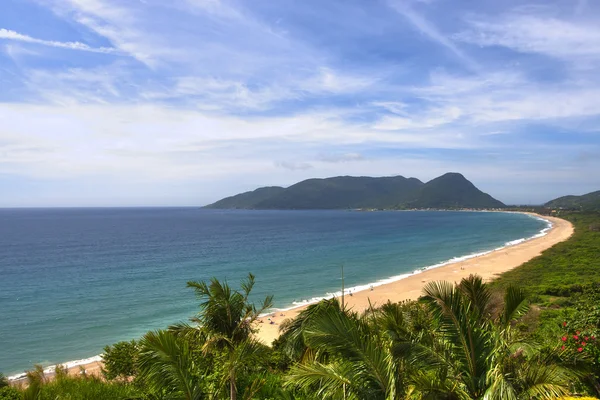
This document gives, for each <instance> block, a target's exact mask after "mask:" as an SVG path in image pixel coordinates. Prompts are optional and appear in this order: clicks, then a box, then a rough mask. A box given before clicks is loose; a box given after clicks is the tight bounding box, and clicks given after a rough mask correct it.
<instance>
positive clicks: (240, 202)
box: [206, 186, 285, 209]
mask: <svg viewBox="0 0 600 400" xmlns="http://www.w3.org/2000/svg"><path fill="white" fill-rule="evenodd" d="M284 191H285V188H282V187H281V186H266V187H261V188H258V189H256V190H253V191H250V192H244V193H240V194H236V195H235V196H231V197H226V198H224V199H222V200H219V201H217V202H216V203H214V204H211V205H209V206H206V207H207V208H223V209H231V208H248V209H252V208H257V205H258V204H259V203H260V202H262V201H265V200H267V199H269V198H271V197H274V196H276V195H278V194H280V193H282V192H284Z"/></svg>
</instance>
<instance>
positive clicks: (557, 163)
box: [0, 0, 600, 207]
mask: <svg viewBox="0 0 600 400" xmlns="http://www.w3.org/2000/svg"><path fill="white" fill-rule="evenodd" d="M0 88H1V90H0V192H1V193H2V196H1V197H0V206H5V207H13V206H117V205H119V206H121V205H122V206H134V205H202V204H206V203H209V202H212V201H214V200H217V199H219V198H221V197H224V196H226V195H231V194H234V193H237V192H240V191H245V190H250V189H254V188H256V187H258V186H263V185H283V186H287V185H290V184H293V183H295V182H297V181H299V180H302V179H305V178H310V177H328V176H336V175H369V176H381V175H404V176H407V177H409V176H414V177H417V178H419V179H421V180H423V181H427V180H429V179H432V178H434V177H436V176H438V175H440V174H442V173H445V172H448V171H456V172H461V173H463V174H464V175H465V176H466V177H467V178H468V179H470V180H471V181H473V182H474V183H475V184H476V185H477V186H478V187H480V188H481V189H483V190H484V191H487V192H488V193H490V194H492V195H493V196H494V197H496V198H498V199H500V200H502V201H504V202H507V203H541V202H544V201H547V200H549V199H552V198H554V197H557V196H561V195H565V194H582V193H586V192H590V191H593V190H598V189H600V174H598V171H600V2H595V1H592V0H588V1H586V0H568V1H548V0H543V1H537V2H535V1H533V2H524V1H523V0H519V1H512V0H503V1H497V0H494V1H488V0H478V1H472V0H462V1H455V0H453V1H450V0H368V1H367V0H362V1H354V0H339V1H337V0H327V1H323V0H319V1H313V0H304V1H291V0H276V1H273V0H252V1H248V0H247V1H227V0H171V1H163V0H2V6H1V12H0Z"/></svg>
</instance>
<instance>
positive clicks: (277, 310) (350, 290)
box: [261, 210, 555, 317]
mask: <svg viewBox="0 0 600 400" xmlns="http://www.w3.org/2000/svg"><path fill="white" fill-rule="evenodd" d="M399 211H400V212H411V210H399ZM428 211H430V210H428ZM436 211H437V210H436ZM440 211H443V210H440ZM452 211H454V210H452ZM459 211H460V212H502V213H507V214H524V215H528V216H529V217H531V218H533V219H537V220H540V221H543V222H545V223H546V227H545V228H543V229H541V230H540V231H539V232H538V233H536V234H535V235H532V236H529V237H523V238H519V239H515V240H511V241H509V242H506V243H504V245H503V246H500V247H496V248H493V249H489V250H483V251H478V252H475V253H469V254H465V255H460V256H456V257H453V258H450V259H447V260H444V261H441V262H438V263H437V264H432V265H426V266H424V267H419V268H417V269H415V270H413V271H410V272H405V273H402V274H400V275H393V276H390V277H388V278H383V279H380V280H378V281H374V282H369V283H366V284H359V285H355V286H351V287H346V288H345V289H344V293H345V294H346V295H348V294H349V293H352V294H354V293H357V292H361V291H365V290H368V289H370V288H376V287H378V286H383V285H388V284H392V283H395V282H398V281H401V280H403V279H406V278H408V277H410V276H413V275H415V274H421V273H423V272H426V271H429V270H432V269H435V268H440V267H444V266H447V265H451V264H455V263H459V262H462V261H466V260H470V259H472V258H478V257H481V256H484V255H487V254H490V253H493V252H495V251H502V250H504V249H506V248H510V247H513V246H517V245H520V244H522V243H525V242H528V241H530V240H534V239H537V238H540V237H544V236H546V234H548V232H549V231H550V230H551V229H553V228H554V224H553V223H552V221H551V220H550V218H555V217H544V216H540V215H539V214H536V213H532V212H525V211H490V210H483V211H482V210H477V211H469V210H459ZM341 295H342V291H341V290H338V291H336V292H328V293H326V294H325V295H324V296H320V297H313V298H311V299H309V300H301V301H294V302H292V305H291V306H288V307H283V308H276V307H274V308H273V309H271V311H269V312H267V313H264V314H262V315H261V317H269V316H271V315H272V314H273V313H281V312H286V311H293V310H295V309H296V308H299V307H307V306H309V305H311V304H315V303H318V302H319V301H321V300H327V299H331V298H333V297H340V296H341Z"/></svg>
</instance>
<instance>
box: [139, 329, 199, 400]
mask: <svg viewBox="0 0 600 400" xmlns="http://www.w3.org/2000/svg"><path fill="white" fill-rule="evenodd" d="M139 344H140V355H139V360H138V367H139V370H140V377H141V379H142V380H143V381H144V382H145V383H146V385H147V386H148V388H149V389H151V390H152V391H153V392H155V393H165V392H166V393H167V394H168V395H169V396H170V398H177V399H185V400H200V399H203V398H205V393H204V390H203V385H202V381H201V379H202V378H201V377H202V376H203V375H204V373H203V372H206V371H200V370H199V368H198V363H197V361H196V360H195V357H194V355H193V349H192V348H191V347H190V342H189V341H188V340H185V338H183V337H181V336H178V335H177V334H176V333H174V332H172V331H166V330H160V331H154V332H148V333H147V334H146V335H144V337H143V338H142V339H141V341H140V343H139Z"/></svg>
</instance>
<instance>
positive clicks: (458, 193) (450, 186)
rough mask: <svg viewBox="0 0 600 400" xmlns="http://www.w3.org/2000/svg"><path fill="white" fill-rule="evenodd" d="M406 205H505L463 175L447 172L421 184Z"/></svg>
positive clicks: (487, 206) (469, 206) (472, 206)
mask: <svg viewBox="0 0 600 400" xmlns="http://www.w3.org/2000/svg"><path fill="white" fill-rule="evenodd" d="M407 206H409V207H414V208H502V207H504V206H505V205H504V204H503V203H502V202H501V201H499V200H496V199H494V198H493V197H492V196H490V195H489V194H487V193H484V192H482V191H481V190H479V189H477V188H476V187H475V185H473V184H472V183H471V182H470V181H468V180H467V179H466V178H465V177H464V176H462V175H461V174H458V173H455V172H449V173H447V174H444V175H442V176H440V177H437V178H435V179H432V180H431V181H429V182H427V183H426V184H425V185H423V186H422V187H421V188H420V189H419V190H418V191H417V192H416V193H415V194H414V197H413V199H411V201H410V202H408V203H407Z"/></svg>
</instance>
